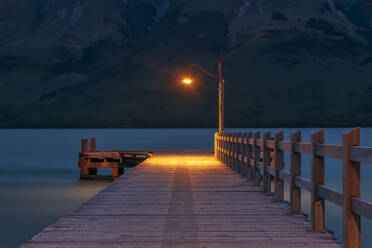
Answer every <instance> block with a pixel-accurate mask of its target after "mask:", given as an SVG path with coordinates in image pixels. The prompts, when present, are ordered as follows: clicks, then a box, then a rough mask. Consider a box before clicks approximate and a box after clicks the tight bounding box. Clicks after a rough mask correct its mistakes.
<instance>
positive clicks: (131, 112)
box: [0, 0, 372, 127]
mask: <svg viewBox="0 0 372 248" xmlns="http://www.w3.org/2000/svg"><path fill="white" fill-rule="evenodd" d="M371 13H372V7H371V4H369V3H368V1H346V0H345V1H344V0H338V1H332V0H312V1H310V0H302V1H298V0H230V1H225V0H215V1H212V0H192V1H181V0H106V1H103V0H85V1H76V0H60V1H55V0H23V1H22V0H6V1H3V2H2V3H1V5H0V30H1V32H0V44H1V47H0V87H1V89H2V90H1V97H0V126H2V127H23V126H26V127H30V126H32V127H131V126H136V127H211V126H216V121H217V109H216V106H217V104H216V102H217V90H216V84H215V82H214V80H213V79H210V78H208V77H205V76H203V75H202V74H200V72H198V71H194V70H193V71H190V70H189V69H188V68H187V65H188V64H189V63H200V64H202V65H204V66H205V67H206V68H207V69H208V70H210V71H215V67H216V61H217V59H218V58H219V57H221V56H222V57H223V58H224V60H225V68H224V69H225V77H226V79H225V81H226V125H227V126H314V125H323V126H333V125H337V126H351V125H362V126H363V125H370V124H372V114H370V113H372V107H370V106H372V105H371V99H372V98H371V97H370V96H371V94H372V83H371V82H370V80H369V77H370V74H371V69H372V29H371V16H372V15H371ZM184 74H192V75H193V76H195V77H196V79H197V83H196V84H195V85H194V86H193V88H185V87H183V86H182V85H180V84H179V79H180V77H181V76H182V75H184Z"/></svg>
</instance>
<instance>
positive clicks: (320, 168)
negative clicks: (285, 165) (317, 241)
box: [311, 130, 325, 232]
mask: <svg viewBox="0 0 372 248" xmlns="http://www.w3.org/2000/svg"><path fill="white" fill-rule="evenodd" d="M317 144H324V130H320V131H318V132H315V133H314V134H312V135H311V145H312V154H311V187H312V190H311V217H312V222H313V229H314V231H316V232H323V231H324V230H325V227H324V225H325V222H324V221H325V219H324V200H323V199H322V198H320V197H319V196H318V185H319V184H324V157H321V156H317V155H316V145H317Z"/></svg>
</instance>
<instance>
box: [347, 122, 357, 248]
mask: <svg viewBox="0 0 372 248" xmlns="http://www.w3.org/2000/svg"><path fill="white" fill-rule="evenodd" d="M359 145H360V128H355V129H353V130H352V131H350V132H348V133H346V134H344V135H343V146H344V158H343V194H344V207H343V234H344V235H343V236H344V246H345V248H360V247H361V227H360V216H359V215H357V214H356V213H354V212H353V210H352V199H353V197H356V198H360V162H354V161H352V160H351V147H352V146H359Z"/></svg>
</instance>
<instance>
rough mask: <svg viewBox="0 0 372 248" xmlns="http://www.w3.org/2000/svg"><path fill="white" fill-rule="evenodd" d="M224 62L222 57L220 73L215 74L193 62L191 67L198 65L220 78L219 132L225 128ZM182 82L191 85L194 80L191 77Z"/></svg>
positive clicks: (219, 64)
mask: <svg viewBox="0 0 372 248" xmlns="http://www.w3.org/2000/svg"><path fill="white" fill-rule="evenodd" d="M222 64H223V61H222V59H220V60H219V61H218V74H213V73H210V72H208V71H207V70H205V69H204V68H203V67H202V66H201V65H198V64H191V65H190V67H196V68H198V69H199V70H201V71H202V72H203V73H204V74H206V75H208V76H210V77H213V78H215V79H217V80H218V110H219V111H218V131H219V133H223V132H224V131H223V129H224V98H225V90H224V89H225V80H224V79H223V74H222ZM182 83H184V84H186V85H191V84H192V83H193V80H192V79H191V78H184V79H183V80H182Z"/></svg>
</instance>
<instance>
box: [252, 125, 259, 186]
mask: <svg viewBox="0 0 372 248" xmlns="http://www.w3.org/2000/svg"><path fill="white" fill-rule="evenodd" d="M260 136H261V132H256V133H255V134H254V137H253V168H254V174H253V177H254V185H257V186H259V185H260V184H261V170H260V164H259V162H260V157H261V156H260V152H261V151H260V147H259V146H258V145H257V139H259V138H260Z"/></svg>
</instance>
